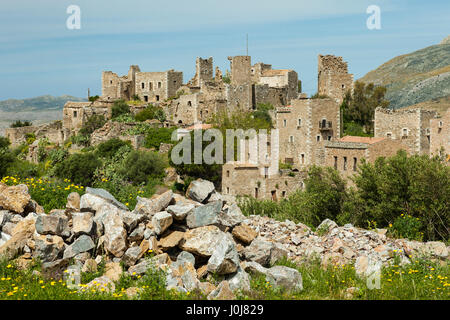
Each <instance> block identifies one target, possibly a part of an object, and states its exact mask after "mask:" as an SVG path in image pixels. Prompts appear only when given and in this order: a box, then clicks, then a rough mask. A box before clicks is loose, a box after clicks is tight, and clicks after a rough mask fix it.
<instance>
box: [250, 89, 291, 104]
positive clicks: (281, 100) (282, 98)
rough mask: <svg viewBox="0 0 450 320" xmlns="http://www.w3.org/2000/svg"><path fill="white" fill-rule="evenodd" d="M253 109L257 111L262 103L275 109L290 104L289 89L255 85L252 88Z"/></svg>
mask: <svg viewBox="0 0 450 320" xmlns="http://www.w3.org/2000/svg"><path fill="white" fill-rule="evenodd" d="M252 90H253V92H252V95H253V109H256V108H257V106H258V104H260V103H270V104H272V105H273V106H274V107H275V108H277V107H282V106H285V105H287V104H288V102H287V101H288V89H287V88H285V87H284V88H274V87H270V86H269V85H268V84H255V85H253V87H252Z"/></svg>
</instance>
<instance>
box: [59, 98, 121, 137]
mask: <svg viewBox="0 0 450 320" xmlns="http://www.w3.org/2000/svg"><path fill="white" fill-rule="evenodd" d="M112 105H113V102H112V101H104V100H97V101H95V102H70V101H69V102H67V103H66V104H65V105H64V108H63V122H62V125H63V136H64V139H63V140H66V139H68V138H69V137H70V136H71V135H73V134H77V133H78V131H80V129H81V128H82V127H83V125H84V124H85V123H86V121H87V120H88V118H89V117H91V116H92V115H94V114H96V115H102V116H104V117H105V119H110V118H111V108H112Z"/></svg>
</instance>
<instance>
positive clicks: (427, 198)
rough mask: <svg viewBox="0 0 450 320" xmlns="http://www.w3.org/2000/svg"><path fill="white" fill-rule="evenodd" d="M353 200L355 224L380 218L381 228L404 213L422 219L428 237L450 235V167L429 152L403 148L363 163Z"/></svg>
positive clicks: (444, 238) (440, 237) (424, 231)
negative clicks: (410, 151) (372, 162)
mask: <svg viewBox="0 0 450 320" xmlns="http://www.w3.org/2000/svg"><path fill="white" fill-rule="evenodd" d="M358 171H359V174H358V175H357V176H355V178H354V182H355V184H356V187H357V190H356V192H354V193H353V195H352V199H351V204H350V207H351V210H352V214H351V215H349V217H350V218H351V219H352V221H351V222H352V223H354V224H356V225H362V224H364V223H365V221H368V220H369V221H372V220H373V221H376V222H377V225H378V226H379V227H381V228H386V227H387V226H388V225H389V224H393V223H394V221H396V220H397V218H398V217H400V216H401V214H408V215H409V216H411V217H413V218H419V219H420V221H422V223H421V225H420V232H423V233H424V238H425V239H426V240H436V239H441V240H447V239H449V237H450V233H449V229H448V225H449V224H450V167H448V166H446V164H445V163H443V162H441V161H440V160H439V159H438V158H432V159H430V158H429V157H428V156H427V155H422V156H420V155H413V156H411V157H408V155H407V154H406V152H404V151H399V152H398V153H397V155H395V156H393V157H390V158H387V159H385V158H378V159H377V160H376V161H375V163H374V164H370V163H362V164H361V165H360V166H359V170H358Z"/></svg>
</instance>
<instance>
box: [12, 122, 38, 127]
mask: <svg viewBox="0 0 450 320" xmlns="http://www.w3.org/2000/svg"><path fill="white" fill-rule="evenodd" d="M32 125H33V123H32V122H31V121H28V120H25V121H23V122H22V121H20V120H17V121H14V122H13V123H11V125H10V127H11V128H21V127H30V126H32Z"/></svg>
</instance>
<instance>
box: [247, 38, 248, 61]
mask: <svg viewBox="0 0 450 320" xmlns="http://www.w3.org/2000/svg"><path fill="white" fill-rule="evenodd" d="M247 56H248V33H247Z"/></svg>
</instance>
